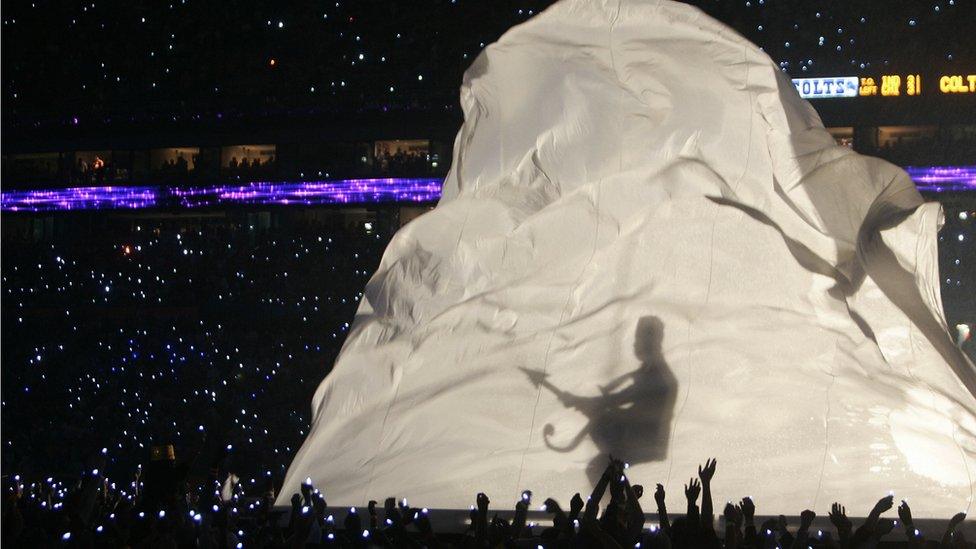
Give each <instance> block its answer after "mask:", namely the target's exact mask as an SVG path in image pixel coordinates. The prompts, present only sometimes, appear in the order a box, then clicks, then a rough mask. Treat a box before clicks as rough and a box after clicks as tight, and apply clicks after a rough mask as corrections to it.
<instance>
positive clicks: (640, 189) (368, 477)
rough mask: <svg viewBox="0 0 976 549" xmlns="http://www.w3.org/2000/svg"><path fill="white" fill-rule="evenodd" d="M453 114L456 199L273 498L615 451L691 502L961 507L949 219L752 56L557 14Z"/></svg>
mask: <svg viewBox="0 0 976 549" xmlns="http://www.w3.org/2000/svg"><path fill="white" fill-rule="evenodd" d="M461 103H462V106H463V109H464V113H465V122H464V126H463V127H462V128H461V130H460V132H459V134H458V136H457V140H456V144H455V148H454V159H453V165H452V167H451V171H450V174H449V176H448V178H447V181H446V182H445V184H444V196H443V198H442V200H441V202H440V204H439V205H438V206H437V208H435V209H434V210H433V211H432V212H430V213H428V214H425V215H423V216H422V217H420V218H418V219H416V220H415V221H413V222H411V223H410V224H408V225H407V226H405V227H404V228H402V229H401V230H400V231H399V232H398V233H397V234H396V236H395V237H394V238H393V240H392V242H391V243H390V245H389V248H388V249H387V250H386V253H385V255H384V257H383V261H382V263H381V265H380V267H379V270H378V271H377V272H376V274H375V275H374V276H373V278H372V279H371V280H370V282H369V284H368V286H367V288H366V292H365V298H364V300H363V302H362V305H361V307H360V310H359V313H358V315H357V318H356V321H355V323H354V325H353V328H352V331H351V334H350V336H349V338H348V340H347V342H346V344H345V347H344V348H343V351H342V353H341V355H340V357H339V359H338V361H337V363H336V365H335V368H334V370H333V371H332V373H331V374H329V375H328V376H327V377H326V378H325V380H324V381H323V382H322V384H321V386H320V387H319V388H318V391H317V392H316V394H315V398H314V402H313V404H312V406H313V417H314V420H313V424H312V428H311V432H310V434H309V436H308V439H307V440H306V442H305V444H304V445H303V446H302V448H301V450H300V451H299V452H298V454H297V456H296V457H295V459H294V462H293V463H292V465H291V468H290V469H289V471H288V475H287V478H286V480H285V483H284V487H283V489H282V492H281V496H280V499H279V502H280V503H284V502H287V501H288V499H289V497H290V495H291V494H292V493H293V492H296V491H297V490H298V485H299V483H300V482H301V481H302V480H303V479H304V478H305V477H306V476H311V478H312V479H313V480H314V482H315V484H316V486H318V487H320V488H321V489H322V490H323V491H324V493H325V495H326V498H327V499H328V501H329V503H330V504H336V505H356V504H363V503H365V502H366V501H367V500H369V499H381V498H383V497H386V496H393V495H396V496H406V497H409V498H410V499H411V501H412V502H413V503H416V504H422V505H426V506H429V507H438V508H459V509H466V508H467V506H468V505H469V504H470V503H471V502H473V499H474V494H475V493H476V492H479V491H484V492H486V493H488V494H489V496H490V497H492V498H493V499H494V500H496V501H499V502H505V501H510V502H514V501H515V498H516V497H517V495H518V494H519V492H520V491H521V490H522V489H532V490H534V491H535V492H536V493H537V494H544V495H546V496H553V497H556V498H557V499H560V500H561V501H568V499H569V497H570V496H571V495H572V494H573V493H574V492H576V491H583V492H585V491H587V490H589V487H590V485H591V481H592V479H593V478H594V475H597V474H599V471H600V470H602V467H603V466H604V464H605V461H606V454H608V453H613V454H614V455H617V456H619V457H620V458H622V459H624V460H626V461H628V462H630V464H631V468H630V470H629V476H630V477H631V478H632V481H633V482H639V483H644V484H645V485H649V486H653V485H654V483H657V482H661V483H664V484H665V485H666V487H667V488H668V489H669V492H668V493H669V496H668V497H669V500H670V501H669V504H670V505H671V506H672V508H674V509H681V508H683V504H682V503H681V499H682V498H683V494H682V491H681V489H680V488H681V483H682V482H685V481H686V480H687V479H688V477H689V476H692V475H693V474H694V473H695V472H696V469H695V467H696V466H697V464H699V463H701V462H702V461H704V459H705V458H706V457H709V456H715V457H717V458H718V460H719V467H718V469H719V471H718V473H717V475H716V478H715V481H714V493H715V497H716V499H717V501H725V500H726V499H734V498H739V497H741V496H744V495H751V496H753V497H754V498H755V499H756V501H757V504H758V505H759V506H760V507H761V509H762V510H764V511H765V512H768V513H780V512H783V513H789V512H795V511H798V510H800V509H803V508H807V507H808V508H812V509H815V510H817V511H818V512H821V513H824V512H825V511H826V509H827V508H828V506H829V504H830V502H832V501H842V502H844V503H845V504H846V505H847V507H848V509H849V510H851V511H853V514H859V513H866V512H867V511H868V510H869V509H870V508H871V506H872V505H873V504H874V502H875V501H877V499H878V498H879V497H881V496H884V495H885V494H887V493H888V491H889V490H894V491H895V493H896V495H897V496H898V497H902V496H910V497H911V501H912V505H913V509H914V511H915V513H916V515H917V516H923V517H925V516H932V517H941V516H949V515H951V514H953V513H955V512H957V511H959V510H960V509H964V508H968V506H969V501H970V499H971V496H972V494H973V475H974V474H976V461H974V452H976V438H974V433H976V421H974V411H976V400H974V398H973V390H974V389H976V375H974V370H973V366H972V364H970V363H969V362H968V361H967V360H966V359H965V357H964V356H963V355H962V354H961V353H960V352H959V351H958V350H957V349H956V348H955V347H954V346H953V344H952V342H951V340H950V338H949V335H948V332H947V330H946V326H945V320H944V318H943V316H942V312H941V311H942V306H941V303H940V297H939V285H938V279H939V277H938V264H937V253H936V252H937V250H936V232H937V230H938V228H939V226H940V223H941V210H940V208H939V206H938V204H935V203H923V201H922V199H921V197H920V196H919V194H918V193H917V191H916V190H915V188H914V185H913V184H912V181H911V180H910V179H909V178H908V176H907V175H906V174H905V173H904V172H903V171H902V170H900V169H898V168H896V167H895V166H892V165H890V164H888V163H885V162H883V161H881V160H878V159H874V158H868V157H864V156H860V155H858V154H856V153H854V152H852V151H850V150H848V149H846V148H843V147H839V146H837V145H835V143H834V141H833V139H832V138H831V136H830V135H829V134H828V133H827V132H826V131H825V129H824V128H823V125H822V124H821V122H820V120H819V118H818V116H817V114H816V113H815V111H814V110H813V109H812V108H811V107H810V105H809V104H808V103H806V102H805V101H803V100H801V99H800V98H799V97H798V96H797V94H796V91H795V89H794V88H793V86H792V85H791V83H790V81H789V80H788V79H787V78H786V77H785V75H784V74H783V73H782V72H781V71H780V70H778V69H777V67H776V66H775V64H774V63H773V62H772V61H771V60H770V59H769V58H768V57H767V56H766V55H765V54H764V53H763V52H762V51H760V50H759V49H758V48H757V47H756V46H754V45H752V44H751V43H749V42H747V41H746V40H745V39H743V38H741V37H740V36H738V35H737V34H735V33H734V32H733V31H731V30H730V29H728V28H726V27H724V26H723V25H721V24H720V23H718V22H716V21H714V20H712V19H710V18H708V17H707V16H705V15H704V14H702V13H701V12H699V11H697V10H696V9H694V8H692V7H689V6H687V5H683V4H678V3H674V2H667V1H637V0H630V1H625V0H620V1H614V0H604V1H596V0H564V1H562V2H559V3H557V4H556V5H554V6H553V7H552V8H550V9H548V10H546V11H545V12H544V13H542V14H540V15H538V16H536V17H535V18H533V19H531V20H530V21H528V22H527V23H525V24H522V25H519V26H517V27H515V28H513V29H512V30H510V31H509V32H508V33H507V34H505V35H504V36H503V37H502V38H501V39H500V40H499V41H498V42H497V43H495V44H492V45H490V46H489V47H487V48H486V49H485V50H484V51H483V52H482V53H481V55H480V56H479V57H478V58H477V59H476V60H475V62H474V63H473V64H472V66H471V67H470V68H469V69H468V71H467V72H466V74H465V77H464V82H463V86H462V89H461ZM503 505H507V504H503ZM858 510H861V511H858Z"/></svg>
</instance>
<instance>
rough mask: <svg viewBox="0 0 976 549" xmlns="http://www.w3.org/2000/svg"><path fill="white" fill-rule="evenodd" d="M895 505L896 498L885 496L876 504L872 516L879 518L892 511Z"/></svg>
mask: <svg viewBox="0 0 976 549" xmlns="http://www.w3.org/2000/svg"><path fill="white" fill-rule="evenodd" d="M894 505H895V496H891V495H888V496H885V497H883V498H881V499H879V500H878V503H875V504H874V509H872V510H871V514H872V515H875V516H878V515H880V514H881V513H884V512H885V511H887V510H888V509H891V508H892V507H894Z"/></svg>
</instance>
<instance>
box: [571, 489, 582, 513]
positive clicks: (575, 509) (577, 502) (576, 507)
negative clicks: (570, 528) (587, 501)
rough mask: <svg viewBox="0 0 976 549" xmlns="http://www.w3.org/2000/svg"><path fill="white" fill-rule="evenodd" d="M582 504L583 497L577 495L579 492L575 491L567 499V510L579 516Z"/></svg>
mask: <svg viewBox="0 0 976 549" xmlns="http://www.w3.org/2000/svg"><path fill="white" fill-rule="evenodd" d="M583 505H584V503H583V498H582V497H581V496H580V495H579V492H576V495H574V496H573V499H571V500H569V511H570V512H571V513H572V514H573V516H579V513H580V511H582V510H583Z"/></svg>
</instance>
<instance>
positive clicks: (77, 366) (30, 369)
mask: <svg viewBox="0 0 976 549" xmlns="http://www.w3.org/2000/svg"><path fill="white" fill-rule="evenodd" d="M93 223H95V222H94V221H93ZM122 223H127V224H128V223H131V225H127V226H126V227H124V228H120V227H118V226H116V225H112V226H108V227H104V229H103V230H100V229H98V228H94V229H84V228H82V227H83V226H84V225H85V223H84V222H79V223H78V224H77V225H75V226H72V227H71V230H70V231H68V233H67V234H66V235H64V236H63V237H61V238H58V239H57V241H56V243H50V242H45V243H37V242H34V241H33V240H32V239H31V238H30V237H31V236H32V235H33V233H32V232H30V231H31V229H30V228H28V229H27V230H26V231H25V232H26V234H23V235H22V236H24V239H23V240H21V239H19V238H18V236H20V235H18V234H17V233H16V231H15V230H14V229H13V228H9V230H7V229H8V228H7V227H5V234H4V243H3V247H4V252H3V254H4V261H3V266H2V273H3V285H2V288H3V294H4V295H3V325H4V330H3V346H2V353H3V356H2V360H3V365H4V383H3V386H2V394H3V400H2V411H3V419H4V425H5V429H4V430H3V452H2V461H3V471H4V473H7V472H11V471H16V472H18V473H21V474H42V475H45V476H46V475H48V474H55V475H57V474H73V473H74V472H75V471H77V470H79V468H80V467H81V466H82V464H83V462H84V460H85V459H86V457H87V456H89V455H92V454H93V453H96V452H97V451H99V450H100V449H102V448H106V455H107V456H108V460H109V463H108V464H107V465H106V467H103V469H108V470H113V469H114V468H115V467H119V468H120V470H129V469H131V468H132V467H134V465H135V464H136V462H138V460H140V459H141V458H142V456H144V454H145V452H146V451H147V450H146V449H147V448H149V447H150V446H151V445H153V444H159V443H161V441H163V442H169V441H173V440H177V441H179V442H180V445H181V446H182V447H184V448H186V447H189V448H196V447H202V446H204V445H206V444H209V443H213V441H214V440H215V439H219V440H220V442H221V444H232V445H233V446H234V448H235V451H234V455H235V457H237V458H239V459H241V460H242V463H247V464H248V467H246V468H244V469H242V470H239V471H238V474H239V475H241V476H242V478H247V479H248V482H249V483H254V482H257V480H255V479H259V478H263V477H264V476H266V475H267V474H269V471H270V474H272V475H273V474H280V473H281V472H282V470H283V468H284V467H285V466H286V464H287V461H288V460H289V458H290V456H291V455H292V452H293V451H294V450H295V449H296V448H297V445H298V444H299V443H300V442H301V440H302V438H303V435H304V434H305V430H306V429H307V423H308V405H309V402H310V399H311V393H312V391H314V389H315V386H316V384H317V383H318V381H319V380H321V379H322V378H323V377H324V376H325V374H326V373H327V372H328V370H329V368H330V367H331V365H332V362H333V360H334V358H335V355H336V353H337V351H338V349H339V347H340V345H341V343H342V341H343V340H344V336H345V333H346V331H347V330H348V328H349V322H350V321H351V319H352V317H353V315H354V313H355V310H356V307H357V306H358V302H359V300H360V298H361V295H362V290H363V287H364V286H365V282H366V280H367V278H368V276H369V274H370V273H372V272H373V271H374V270H375V268H376V265H377V264H378V261H379V256H380V253H381V250H382V249H383V248H384V246H385V244H386V237H385V236H383V235H381V234H378V233H376V232H374V231H372V230H368V229H366V228H364V225H363V224H362V223H359V224H358V225H355V226H352V227H346V226H330V227H326V226H324V225H315V224H311V222H308V223H306V224H303V225H301V226H289V228H277V229H274V228H264V229H261V228H259V227H255V226H253V225H250V224H248V223H247V222H243V223H231V222H222V223H217V222H214V223H209V224H202V225H200V226H198V227H186V226H180V222H179V220H178V221H177V222H176V224H171V225H167V224H166V223H164V222H162V221H158V222H153V221H152V220H148V221H139V220H136V221H131V220H128V221H126V220H123V221H122ZM272 388H273V390H270V389H272ZM12 425H16V426H17V428H16V429H13V428H6V427H7V426H12ZM93 433H98V436H97V437H95V436H92V434H93ZM44 449H47V450H44Z"/></svg>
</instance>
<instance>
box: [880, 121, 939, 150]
mask: <svg viewBox="0 0 976 549" xmlns="http://www.w3.org/2000/svg"><path fill="white" fill-rule="evenodd" d="M937 130H938V129H937V128H936V127H935V126H879V127H878V146H879V147H882V148H891V147H899V146H902V145H908V144H910V143H912V142H916V141H922V140H928V139H934V138H935V137H936V133H937Z"/></svg>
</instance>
